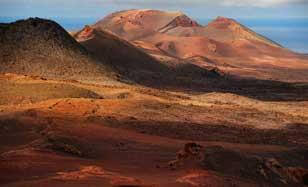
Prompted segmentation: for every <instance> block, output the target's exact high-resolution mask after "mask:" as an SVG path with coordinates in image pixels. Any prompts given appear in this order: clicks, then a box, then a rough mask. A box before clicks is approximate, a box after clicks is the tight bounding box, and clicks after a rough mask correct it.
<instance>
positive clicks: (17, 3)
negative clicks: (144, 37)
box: [0, 0, 308, 18]
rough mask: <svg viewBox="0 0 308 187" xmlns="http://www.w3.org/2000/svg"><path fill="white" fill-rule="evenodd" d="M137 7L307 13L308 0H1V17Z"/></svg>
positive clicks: (192, 12) (209, 13) (94, 13)
mask: <svg viewBox="0 0 308 187" xmlns="http://www.w3.org/2000/svg"><path fill="white" fill-rule="evenodd" d="M134 8H138V9H139V8H149V9H162V10H177V11H182V12H185V13H186V14H188V15H189V16H191V17H193V18H213V17H216V16H226V17H233V18H298V17H301V18H302V17H308V13H307V10H308V0H0V17H23V18H25V17H45V18H46V17H47V18H51V17H64V18H78V17H80V18H81V17H82V18H87V17H103V16H105V15H106V14H109V13H111V12H114V11H117V10H123V9H134Z"/></svg>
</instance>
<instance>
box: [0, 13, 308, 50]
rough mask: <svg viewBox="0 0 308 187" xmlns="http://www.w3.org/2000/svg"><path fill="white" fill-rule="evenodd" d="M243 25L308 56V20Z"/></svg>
mask: <svg viewBox="0 0 308 187" xmlns="http://www.w3.org/2000/svg"><path fill="white" fill-rule="evenodd" d="M19 19H25V18H21V17H0V22H1V23H10V22H14V21H16V20H19ZM47 19H52V20H54V21H56V22H57V23H59V24H60V25H61V26H62V27H63V28H65V29H66V30H67V31H77V30H80V29H82V28H83V27H84V26H85V25H91V24H94V23H95V22H97V21H98V20H99V19H101V18H97V17H89V18H58V17H55V18H52V17H51V18H47ZM194 19H195V20H197V21H198V22H199V23H200V24H202V25H207V24H208V23H209V22H210V21H211V20H213V19H198V18H194ZM235 19H236V20H237V21H238V22H240V23H241V24H243V25H245V26H247V27H248V28H250V29H252V30H253V31H255V32H257V33H259V34H261V35H263V36H265V37H267V38H269V39H271V40H273V41H275V42H277V43H279V44H281V45H282V46H284V47H286V48H288V49H290V50H292V51H294V52H298V53H305V54H308V34H307V33H308V18H283V19H265V18H262V19H256V18H245V19H244V18H235Z"/></svg>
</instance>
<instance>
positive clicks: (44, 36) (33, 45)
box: [0, 18, 113, 80]
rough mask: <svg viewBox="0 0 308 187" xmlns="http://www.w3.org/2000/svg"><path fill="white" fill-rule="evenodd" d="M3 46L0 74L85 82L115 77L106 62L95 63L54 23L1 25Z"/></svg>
mask: <svg viewBox="0 0 308 187" xmlns="http://www.w3.org/2000/svg"><path fill="white" fill-rule="evenodd" d="M0 46H1V48H0V65H1V68H0V73H17V74H28V75H36V76H43V77H48V78H60V79H66V78H68V79H82V80H96V79H105V78H108V77H112V76H113V73H112V71H111V69H110V68H109V67H108V66H107V65H106V64H107V62H106V61H102V60H97V59H95V58H94V57H93V56H92V55H90V54H89V53H88V52H87V50H86V49H85V48H84V47H83V46H82V45H80V44H79V43H78V42H76V41H75V40H74V38H72V37H71V36H70V35H69V34H68V33H67V32H66V31H65V30H64V29H63V28H62V27H61V26H60V25H58V24H57V23H56V22H54V21H51V20H45V19H39V18H30V19H27V20H20V21H17V22H14V23H10V24H1V25H0Z"/></svg>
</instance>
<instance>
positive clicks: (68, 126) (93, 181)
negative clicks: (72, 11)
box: [0, 10, 308, 187]
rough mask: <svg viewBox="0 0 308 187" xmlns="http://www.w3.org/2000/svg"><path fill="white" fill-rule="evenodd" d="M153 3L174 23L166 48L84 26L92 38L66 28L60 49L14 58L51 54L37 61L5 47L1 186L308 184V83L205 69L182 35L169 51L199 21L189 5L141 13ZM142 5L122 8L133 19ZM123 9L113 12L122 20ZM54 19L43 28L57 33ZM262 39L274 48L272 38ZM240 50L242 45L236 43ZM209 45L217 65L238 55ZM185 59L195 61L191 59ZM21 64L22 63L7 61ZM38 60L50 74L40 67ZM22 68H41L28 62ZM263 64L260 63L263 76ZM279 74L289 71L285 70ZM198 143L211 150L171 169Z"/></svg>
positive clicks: (31, 50) (0, 80)
mask: <svg viewBox="0 0 308 187" xmlns="http://www.w3.org/2000/svg"><path fill="white" fill-rule="evenodd" d="M148 11H149V12H150V13H152V14H158V13H159V17H158V18H155V20H156V19H157V24H156V22H153V24H154V23H155V24H154V26H155V28H163V29H162V30H163V32H164V33H155V35H153V38H152V39H155V37H157V42H158V43H160V45H156V44H153V43H152V42H149V41H150V39H151V38H150V37H148V36H147V39H146V40H144V41H140V40H138V41H133V42H132V43H130V42H127V41H125V40H123V39H121V38H119V37H118V36H115V35H114V34H115V33H114V32H113V34H112V33H110V31H103V30H100V29H99V28H93V27H92V26H90V27H85V28H84V29H83V30H81V31H80V32H77V33H75V34H74V37H75V38H76V40H77V41H78V42H80V44H81V45H79V44H78V43H77V42H76V41H75V40H73V38H71V37H70V36H69V35H68V34H67V33H66V32H65V31H64V32H62V31H61V33H62V34H60V36H65V38H63V37H59V36H58V35H56V34H55V36H56V37H55V38H57V41H58V43H60V44H57V45H56V47H55V50H54V51H52V50H50V49H49V50H48V51H46V52H44V53H43V52H40V53H39V52H38V48H35V47H34V46H36V45H24V44H23V45H22V46H23V47H22V48H19V47H18V46H17V47H16V49H17V50H18V51H19V52H18V53H17V52H16V54H15V55H14V56H18V54H19V53H20V54H21V55H24V56H27V55H30V56H32V57H37V55H38V54H41V53H43V54H45V56H44V58H43V59H40V58H33V61H34V62H35V63H31V62H32V61H22V60H21V59H15V61H12V60H11V58H9V60H7V58H5V56H7V55H3V56H0V57H1V58H0V63H1V65H3V67H5V69H1V73H2V74H1V76H0V142H1V143H0V186H8V187H16V186H19V187H23V186H46V187H49V186H50V187H51V186H67V187H71V186H74V187H75V186H106V187H108V186H110V187H112V186H113V187H114V186H117V187H120V186H122V187H123V186H140V187H141V186H143V187H146V186H147V187H148V186H162V187H182V186H183V187H186V186H215V187H220V186H230V187H231V186H277V187H278V186H304V184H307V174H306V175H305V173H303V172H302V170H301V168H306V169H307V168H308V165H307V163H308V162H307V158H308V139H307V137H308V112H307V110H306V109H307V107H308V102H307V100H308V83H307V82H306V83H305V82H302V83H285V82H279V81H270V80H258V79H243V78H242V77H241V75H242V73H240V74H238V75H237V76H236V77H234V76H229V75H225V74H224V72H221V71H220V70H217V69H210V68H209V67H203V66H196V65H194V64H197V62H194V59H192V58H197V57H189V55H188V56H185V50H187V51H189V50H191V49H190V48H189V47H183V48H182V47H180V46H179V45H180V43H177V45H176V47H175V48H176V49H177V50H176V52H178V53H171V54H170V52H172V51H168V50H167V49H169V48H168V44H169V43H172V42H175V41H174V40H176V41H177V39H176V36H174V35H168V34H166V33H167V32H171V31H172V30H173V29H175V26H174V25H177V24H179V23H181V24H182V25H185V26H187V23H190V24H191V25H194V27H200V26H199V25H198V24H196V23H194V22H190V21H188V20H187V17H185V16H183V14H180V13H168V16H167V17H168V19H167V18H166V19H163V20H160V19H159V18H160V17H161V15H162V14H163V15H165V14H164V13H162V12H161V11H158V13H157V11H150V10H142V11H139V12H136V11H135V13H138V14H139V13H140V12H146V13H148ZM133 13H134V11H133V12H132V11H128V12H120V14H121V15H122V16H123V17H124V16H125V15H126V14H129V15H130V16H131V15H135V14H133ZM117 14H118V13H116V14H114V15H112V16H111V17H110V16H109V18H108V17H107V18H108V19H111V18H112V19H115V18H114V16H115V15H117ZM142 16H147V15H142ZM178 16H180V18H181V19H180V20H179V19H177V21H175V23H177V24H174V22H173V23H172V24H169V23H170V21H171V22H172V20H174V19H176V17H178ZM171 18H173V19H171ZM144 19H147V21H151V19H150V18H144ZM183 19H184V22H183V21H181V20H183ZM36 21H37V20H36ZM36 21H34V23H36ZM21 23H24V22H21ZM29 23H31V24H30V26H26V27H24V26H23V27H19V26H18V27H15V26H16V24H13V26H14V30H10V32H12V33H15V31H16V30H17V31H18V29H20V30H19V31H18V32H17V33H15V34H12V33H6V34H4V36H5V37H8V36H10V37H11V38H10V39H14V41H16V43H14V45H15V44H16V45H17V43H18V42H17V41H18V40H19V39H17V37H18V36H19V35H20V33H24V32H25V30H24V29H25V28H28V27H30V28H32V29H33V27H34V25H36V24H34V25H33V24H32V23H33V20H30V21H28V23H27V24H26V25H28V24H29ZM40 23H41V20H40ZM184 23H185V24H184ZM31 25H33V26H31ZM51 25H53V26H54V24H51ZM156 25H157V26H156ZM166 25H168V26H167V27H164V26H166ZM4 26H5V27H8V25H4ZM11 26H12V25H11ZM53 26H51V28H50V29H51V30H52V28H54V27H53ZM154 26H153V25H152V26H149V27H154ZM49 27H50V25H49V26H46V28H45V27H44V28H45V29H46V30H49V29H48V28H49ZM39 28H41V27H39ZM169 28H172V29H169ZM6 29H7V28H6ZM45 29H44V30H45ZM56 30H57V31H58V29H56ZM162 30H161V31H162ZM13 31H14V32H13ZM34 31H35V29H34V30H33V31H32V32H34ZM126 31H127V30H126ZM1 32H2V34H3V32H7V30H4V31H3V30H1ZM135 32H137V31H136V30H135ZM138 32H139V31H138ZM140 32H141V31H140ZM18 33H19V34H18ZM25 33H26V32H25ZM34 33H36V31H35V32H34ZM52 33H54V31H53V32H52ZM56 33H57V32H56ZM38 34H42V32H39V33H38ZM63 34H64V35H63ZM2 36H3V35H2ZM21 36H23V35H21ZM49 36H51V35H49ZM131 36H134V34H132V35H131ZM158 36H161V37H166V36H168V37H166V38H163V39H164V40H161V41H158V40H159V39H161V38H160V37H158ZM198 37H200V36H198ZM55 38H53V37H52V38H49V37H48V38H47V39H46V38H41V36H36V35H31V37H30V38H29V39H28V40H27V41H36V39H40V43H41V45H47V46H53V45H50V44H49V43H48V42H49V41H53V40H54V39H55ZM1 39H2V37H1ZM183 39H184V38H183ZM185 39H186V40H183V42H184V43H186V42H188V43H189V42H191V40H192V41H193V42H192V43H191V44H190V45H193V43H194V42H197V41H195V40H197V39H195V38H194V37H193V38H189V37H188V38H185ZM155 40H156V39H155ZM200 40H201V41H204V43H205V44H207V45H210V44H211V45H213V44H215V45H217V46H219V45H222V46H224V45H226V44H225V43H224V41H218V40H214V39H209V38H208V39H205V38H202V39H200ZM21 41H23V40H21ZM65 41H70V42H72V43H73V47H72V48H76V47H77V49H76V50H77V51H80V50H82V51H84V52H82V53H81V54H82V55H85V54H86V57H84V58H85V59H86V60H82V59H79V57H80V56H76V55H77V54H79V53H80V52H77V54H76V53H73V54H72V55H68V54H70V53H71V52H67V51H65V50H66V49H69V51H71V48H68V45H67V44H66V42H65ZM153 41H154V40H153ZM247 41H248V42H252V41H251V40H247ZM1 42H2V43H3V45H4V46H5V47H4V48H2V47H1V50H2V53H1V54H14V53H15V52H14V48H13V47H12V46H11V44H12V43H11V42H8V40H1ZM164 42H165V43H164ZM253 42H256V43H258V44H260V43H262V44H263V45H265V46H266V47H268V46H269V45H267V42H269V41H268V40H265V41H253ZM52 43H54V42H52ZM202 43H203V42H202ZM9 44H10V45H9ZM133 44H134V45H133ZM172 45H173V44H172ZM271 45H275V44H271ZM61 46H64V48H65V50H64V49H62V47H61ZM138 46H139V47H140V46H146V48H142V47H141V49H140V48H139V49H138V48H137V47H138ZM45 47H46V46H45ZM229 47H230V51H234V52H235V53H239V50H236V49H235V48H234V47H233V46H232V45H231V44H229ZM203 48H204V47H203ZM203 48H202V47H201V49H202V50H205V51H206V52H207V53H212V54H213V55H214V54H215V53H213V51H211V50H209V49H203ZM275 48H278V47H277V46H275ZM201 49H200V51H198V53H200V56H198V58H197V59H198V60H204V61H206V62H207V66H208V65H211V64H215V63H218V64H220V65H221V66H223V63H222V62H221V61H218V60H217V59H220V57H221V59H223V58H228V59H230V58H231V57H232V55H233V54H232V52H230V53H229V54H230V56H228V57H226V56H225V55H224V54H220V55H217V54H215V55H214V56H216V58H217V59H212V58H208V57H207V56H202V55H201V53H202V50H201ZM211 49H212V50H213V49H214V48H211ZM217 49H220V48H219V47H218V48H217ZM58 50H59V51H58ZM224 50H225V48H224ZM3 51H6V52H7V53H5V52H3ZM57 51H58V52H57ZM145 52H147V53H148V54H150V55H152V56H150V55H148V54H146V53H145ZM54 53H57V54H58V53H63V54H62V55H64V57H65V58H63V59H62V60H63V61H58V60H59V59H58V58H56V57H55V55H56V54H54ZM291 53H292V52H290V54H291ZM178 54H180V56H177V55H178ZM292 55H295V56H296V55H297V54H294V53H292ZM76 57H78V58H76ZM183 58H187V59H190V60H191V62H193V64H191V63H190V62H189V63H184V61H183ZM290 58H291V57H290ZM296 58H297V57H296ZM26 59H27V58H26ZM66 59H67V60H66ZM87 59H89V61H87ZM93 59H95V60H93ZM79 60H81V61H82V62H80V63H79ZM40 61H41V62H40ZM303 61H305V60H304V58H303ZM45 62H49V63H50V66H47V65H46V64H45ZM57 62H61V63H57ZM68 62H69V63H70V62H72V63H73V62H74V63H76V65H75V66H73V67H72V68H78V71H80V74H75V73H76V72H74V71H73V70H72V71H70V69H66V67H68V66H66V63H68ZM89 62H91V63H90V64H92V63H93V64H94V65H95V66H98V67H101V68H103V70H104V71H103V73H102V72H98V74H96V73H93V74H92V73H91V71H90V73H89V74H86V73H84V69H86V67H91V68H92V65H89V64H88V63H89ZM94 62H95V63H94ZM10 63H12V64H13V65H7V64H10ZM264 63H265V62H264ZM36 64H39V65H40V67H41V68H40V69H41V70H42V71H34V70H36V69H35V68H34V69H31V67H32V66H33V67H36V66H37V65H36ZM51 64H52V65H54V66H55V67H57V66H59V68H60V69H61V68H63V71H65V72H66V74H65V75H66V76H62V74H61V75H59V74H57V71H56V70H55V69H53V67H54V66H52V65H51ZM23 65H26V66H29V67H30V68H29V69H25V70H23V68H21V67H23ZM94 65H93V66H94ZM225 66H226V67H229V66H231V65H229V66H227V65H225ZM289 66H291V65H289ZM12 67H14V68H12ZM17 67H18V68H17ZM215 67H216V66H215ZM231 67H233V66H231ZM203 68H204V69H203ZM299 68H301V66H300V67H299ZM239 69H241V68H239V67H238V68H237V69H234V71H235V70H239ZM26 70H27V71H26ZM30 70H31V71H30ZM43 70H44V71H43ZM300 70H303V71H304V69H300ZM61 71H62V70H61ZM36 72H38V73H36ZM95 72H96V71H95ZM256 72H257V71H256V69H255V70H254V71H252V75H253V76H255V77H256V74H255V73H256ZM277 72H279V73H281V74H284V72H281V71H280V69H278V70H277ZM67 73H71V74H67ZM259 73H260V76H261V75H262V74H263V72H259ZM243 74H244V73H243ZM291 74H292V76H293V78H294V79H292V80H293V82H294V80H296V79H298V77H299V76H298V75H297V74H293V73H292V72H291ZM270 75H271V74H270ZM92 76H93V77H94V78H93V79H92ZM98 77H103V79H98ZM280 78H281V77H280ZM291 82H292V81H291ZM192 141H193V142H197V143H199V144H201V145H203V146H204V147H205V149H204V150H203V153H204V156H205V159H204V160H203V161H197V160H187V161H186V162H185V163H184V164H183V165H182V166H180V167H179V168H177V169H175V170H171V169H169V168H168V167H166V165H167V162H168V161H171V160H173V159H174V158H175V154H176V152H177V151H178V150H180V149H182V148H183V146H184V144H185V143H187V142H192ZM272 158H275V159H276V160H277V161H278V162H280V163H281V164H282V166H283V167H293V170H294V171H296V172H297V173H296V172H295V173H291V174H290V175H279V174H277V173H275V172H273V170H271V169H269V168H266V167H265V165H266V161H267V160H268V159H272ZM295 179H296V180H295Z"/></svg>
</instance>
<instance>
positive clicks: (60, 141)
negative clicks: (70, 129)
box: [45, 134, 94, 157]
mask: <svg viewBox="0 0 308 187" xmlns="http://www.w3.org/2000/svg"><path fill="white" fill-rule="evenodd" d="M45 147H46V148H49V149H52V150H55V151H59V152H64V153H68V154H71V155H75V156H79V157H92V156H93V153H94V152H93V149H92V146H91V145H90V144H88V143H86V142H84V141H81V140H80V139H77V138H74V137H69V136H61V135H55V134H52V135H49V136H48V137H47V138H46V144H45Z"/></svg>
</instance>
